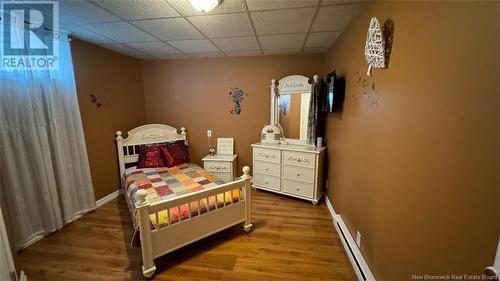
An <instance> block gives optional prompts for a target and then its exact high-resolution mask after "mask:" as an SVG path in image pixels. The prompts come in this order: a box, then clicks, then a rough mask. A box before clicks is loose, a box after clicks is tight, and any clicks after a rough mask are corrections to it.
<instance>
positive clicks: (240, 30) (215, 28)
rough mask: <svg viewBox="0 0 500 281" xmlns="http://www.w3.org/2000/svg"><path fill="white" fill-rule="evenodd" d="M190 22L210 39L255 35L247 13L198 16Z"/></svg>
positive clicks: (191, 18)
mask: <svg viewBox="0 0 500 281" xmlns="http://www.w3.org/2000/svg"><path fill="white" fill-rule="evenodd" d="M188 20H189V21H191V22H192V23H193V24H194V25H195V26H196V27H197V28H198V29H199V30H200V31H201V32H203V33H204V34H205V35H206V36H208V37H209V38H213V37H230V36H247V35H253V29H252V25H251V23H250V19H249V18H248V15H247V14H246V13H238V14H227V15H207V16H197V17H189V18H188Z"/></svg>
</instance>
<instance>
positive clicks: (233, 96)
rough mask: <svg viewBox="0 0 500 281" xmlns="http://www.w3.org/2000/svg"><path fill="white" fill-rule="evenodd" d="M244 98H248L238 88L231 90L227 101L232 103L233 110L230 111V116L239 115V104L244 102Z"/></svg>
mask: <svg viewBox="0 0 500 281" xmlns="http://www.w3.org/2000/svg"><path fill="white" fill-rule="evenodd" d="M246 96H248V94H247V93H245V92H244V91H243V90H241V89H240V88H238V87H236V88H232V89H231V91H230V92H229V100H231V101H232V102H233V103H234V108H233V109H231V114H236V115H239V114H240V113H241V103H242V102H243V100H245V97H246Z"/></svg>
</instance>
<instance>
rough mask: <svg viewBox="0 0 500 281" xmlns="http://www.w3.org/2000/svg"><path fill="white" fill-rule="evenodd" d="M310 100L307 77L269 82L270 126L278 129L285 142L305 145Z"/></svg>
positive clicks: (285, 78) (292, 77) (299, 76)
mask: <svg viewBox="0 0 500 281" xmlns="http://www.w3.org/2000/svg"><path fill="white" fill-rule="evenodd" d="M314 78H315V79H317V78H318V77H317V75H315V76H314ZM310 99H311V84H310V83H309V78H308V77H305V76H302V75H291V76H287V77H284V78H282V79H281V80H279V81H276V80H274V79H273V80H272V81H271V124H274V125H277V126H278V127H280V129H281V131H282V136H283V138H284V139H285V140H286V142H288V143H291V144H306V142H307V124H308V120H309V101H310Z"/></svg>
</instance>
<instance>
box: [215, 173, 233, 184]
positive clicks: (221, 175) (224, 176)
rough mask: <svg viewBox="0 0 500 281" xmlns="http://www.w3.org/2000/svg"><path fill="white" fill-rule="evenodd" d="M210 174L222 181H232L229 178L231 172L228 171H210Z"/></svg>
mask: <svg viewBox="0 0 500 281" xmlns="http://www.w3.org/2000/svg"><path fill="white" fill-rule="evenodd" d="M211 174H212V175H214V176H216V177H218V178H219V179H221V180H223V181H224V182H226V183H228V182H231V181H233V180H232V179H231V174H230V173H216V172H211Z"/></svg>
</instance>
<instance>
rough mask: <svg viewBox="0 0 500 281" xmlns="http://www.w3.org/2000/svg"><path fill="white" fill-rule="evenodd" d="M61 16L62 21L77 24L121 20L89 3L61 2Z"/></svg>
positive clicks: (67, 0) (65, 0)
mask: <svg viewBox="0 0 500 281" xmlns="http://www.w3.org/2000/svg"><path fill="white" fill-rule="evenodd" d="M59 16H60V17H61V18H62V19H65V20H67V21H69V22H72V23H77V24H88V23H96V22H109V21H119V20H120V18H118V17H116V16H115V15H113V14H111V13H109V12H107V11H105V10H104V9H102V8H100V7H98V6H96V5H94V4H93V3H91V2H89V1H70V0H64V1H59Z"/></svg>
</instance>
